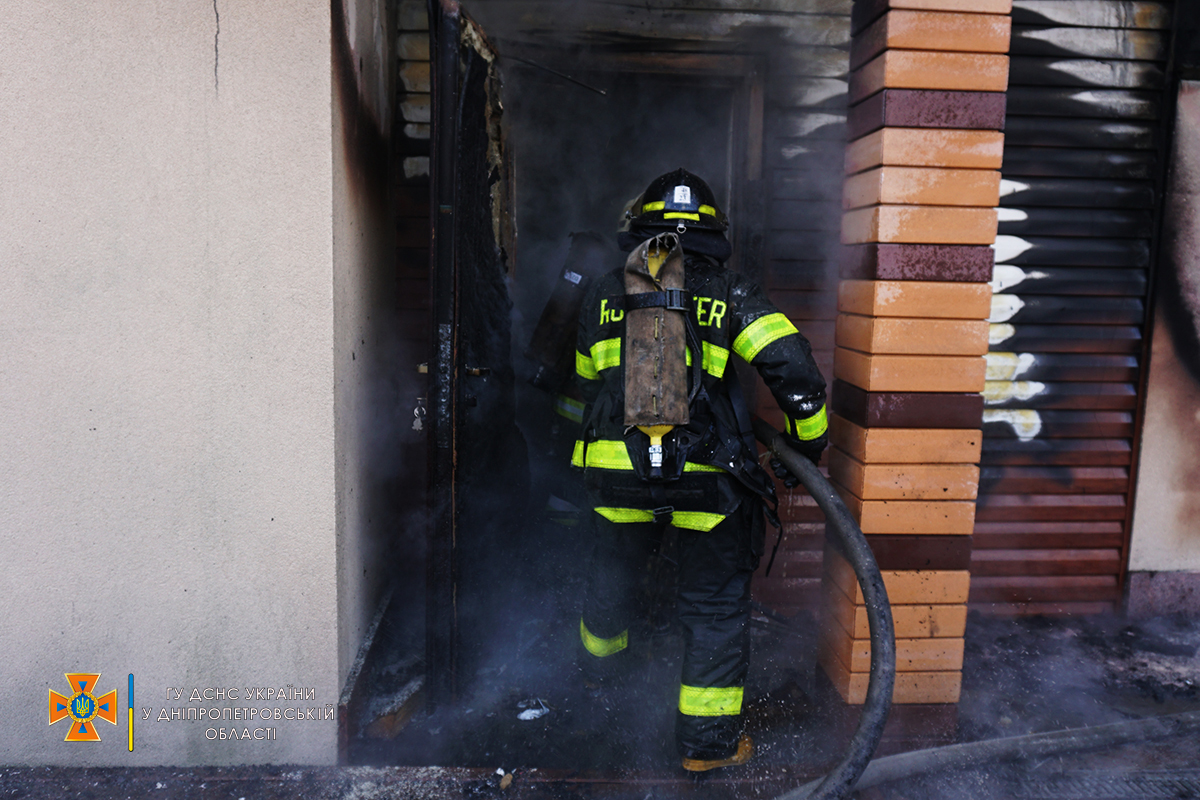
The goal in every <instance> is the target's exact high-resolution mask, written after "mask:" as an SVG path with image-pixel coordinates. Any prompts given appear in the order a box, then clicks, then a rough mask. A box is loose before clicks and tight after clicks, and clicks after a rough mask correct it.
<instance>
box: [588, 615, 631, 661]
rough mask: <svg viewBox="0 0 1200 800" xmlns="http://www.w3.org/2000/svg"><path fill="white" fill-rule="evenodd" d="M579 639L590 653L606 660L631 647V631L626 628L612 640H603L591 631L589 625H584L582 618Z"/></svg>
mask: <svg viewBox="0 0 1200 800" xmlns="http://www.w3.org/2000/svg"><path fill="white" fill-rule="evenodd" d="M579 638H580V639H582V640H583V646H584V648H586V649H587V651H588V652H589V653H591V654H592V655H594V656H596V657H597V658H604V657H605V656H611V655H613V654H614V653H619V652H621V651H622V650H624V649H625V648H626V647H628V646H629V629H628V628H626V629H625V630H623V631H621V632H620V633H618V634H617V635H616V636H614V637H612V638H611V639H602V638H600V637H599V636H597V635H595V634H594V633H592V632H591V631H589V630H588V629H587V625H585V624H583V619H582V618H580V620H579Z"/></svg>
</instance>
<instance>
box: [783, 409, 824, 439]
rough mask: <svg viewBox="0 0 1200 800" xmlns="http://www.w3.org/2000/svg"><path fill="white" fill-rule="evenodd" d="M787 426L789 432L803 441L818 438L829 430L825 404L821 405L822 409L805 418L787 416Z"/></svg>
mask: <svg viewBox="0 0 1200 800" xmlns="http://www.w3.org/2000/svg"><path fill="white" fill-rule="evenodd" d="M787 427H788V433H790V434H791V435H792V436H795V437H796V438H797V439H799V440H800V441H802V442H807V441H810V440H812V439H816V438H818V437H819V436H820V435H821V434H823V433H825V431H827V430H829V417H828V416H827V415H826V414H825V406H821V410H820V411H818V412H817V413H815V414H813V415H812V416H811V417H806V418H804V419H792V418H791V417H787Z"/></svg>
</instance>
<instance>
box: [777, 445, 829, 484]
mask: <svg viewBox="0 0 1200 800" xmlns="http://www.w3.org/2000/svg"><path fill="white" fill-rule="evenodd" d="M783 439H784V441H785V442H786V443H787V445H788V446H789V447H791V448H792V449H793V450H795V451H796V452H797V453H799V454H800V455H802V456H804V457H805V458H807V459H808V460H809V461H811V462H812V463H813V464H819V463H821V453H823V452H825V447H826V446H827V445H828V444H829V436H828V435H827V434H824V433H822V434H821V435H820V436H818V437H817V438H816V439H809V440H808V441H804V440H802V439H797V438H795V437H794V436H787V435H786V434H785V435H784V437H783ZM771 469H772V470H773V471H774V472H775V477H776V478H779V479H780V480H781V481H783V485H784V486H786V487H787V488H789V489H795V488H796V487H797V486H799V485H800V479H799V478H797V477H796V476H795V475H793V474H792V473H791V472H790V471H788V468H787V467H785V466H784V465H783V462H782V461H780V460H779V459H778V458H772V459H771Z"/></svg>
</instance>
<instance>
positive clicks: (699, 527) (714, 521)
mask: <svg viewBox="0 0 1200 800" xmlns="http://www.w3.org/2000/svg"><path fill="white" fill-rule="evenodd" d="M723 519H725V515H724V514H709V513H708V512H706V511H676V512H675V513H674V514H672V515H671V524H672V525H674V526H675V527H676V528H687V529H688V530H689V531H702V532H703V531H711V530H712V529H713V528H715V527H717V526H718V525H720V524H721V520H723Z"/></svg>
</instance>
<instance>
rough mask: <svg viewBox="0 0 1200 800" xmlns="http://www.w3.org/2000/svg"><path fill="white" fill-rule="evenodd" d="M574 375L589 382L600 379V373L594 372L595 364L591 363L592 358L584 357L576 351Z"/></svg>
mask: <svg viewBox="0 0 1200 800" xmlns="http://www.w3.org/2000/svg"><path fill="white" fill-rule="evenodd" d="M575 373H576V374H577V375H579V377H581V378H583V379H585V380H589V381H594V380H596V379H597V378H599V377H600V373H598V372H596V362H594V361H592V357H591V356H585V355H584V354H583V353H581V352H579V351H578V350H576V351H575Z"/></svg>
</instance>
